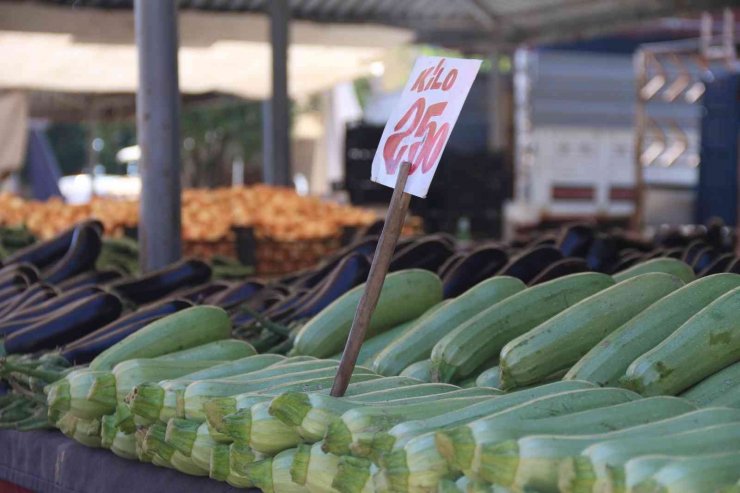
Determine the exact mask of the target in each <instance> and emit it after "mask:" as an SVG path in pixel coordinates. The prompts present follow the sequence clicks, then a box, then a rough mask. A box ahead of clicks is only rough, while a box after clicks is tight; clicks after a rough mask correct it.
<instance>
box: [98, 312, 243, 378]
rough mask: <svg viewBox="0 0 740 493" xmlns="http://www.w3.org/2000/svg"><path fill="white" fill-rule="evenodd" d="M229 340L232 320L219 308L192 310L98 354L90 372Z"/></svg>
mask: <svg viewBox="0 0 740 493" xmlns="http://www.w3.org/2000/svg"><path fill="white" fill-rule="evenodd" d="M230 336H231V319H230V318H229V315H228V314H227V313H226V312H225V311H224V310H223V309H221V308H218V307H215V306H194V307H192V308H186V309H185V310H181V311H179V312H177V313H173V314H172V315H168V316H166V317H164V318H160V319H159V320H156V321H154V322H152V323H150V324H149V325H147V326H146V327H144V328H142V329H141V330H138V331H137V332H135V333H133V334H131V335H130V336H128V337H126V338H125V339H124V340H122V341H120V342H118V343H116V344H114V345H113V346H111V347H109V348H108V349H106V350H105V351H103V352H102V353H100V354H99V355H98V356H97V357H96V358H95V359H94V360H92V362H90V369H91V370H110V369H112V368H113V367H114V366H115V365H117V364H118V363H120V362H122V361H126V360H129V359H132V358H152V357H155V356H161V355H163V354H167V353H174V352H176V351H181V350H183V349H189V348H192V347H195V346H200V345H202V344H206V343H209V342H213V341H216V340H220V339H228V338H229V337H230Z"/></svg>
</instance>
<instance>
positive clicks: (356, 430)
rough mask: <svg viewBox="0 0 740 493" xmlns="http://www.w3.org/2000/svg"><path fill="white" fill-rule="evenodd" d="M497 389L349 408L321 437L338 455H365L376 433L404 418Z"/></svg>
mask: <svg viewBox="0 0 740 493" xmlns="http://www.w3.org/2000/svg"><path fill="white" fill-rule="evenodd" d="M496 392H497V391H496V390H495V389H486V388H478V387H473V388H470V389H461V390H458V391H455V392H448V393H446V394H443V395H442V396H440V398H439V399H438V400H436V401H434V402H424V403H419V404H404V405H399V406H383V407H373V406H362V407H357V408H354V409H350V410H349V411H346V412H345V413H343V414H342V416H341V417H340V418H339V419H336V420H334V421H333V422H332V423H331V424H330V425H329V428H328V430H327V433H326V436H325V437H324V449H325V450H326V451H327V452H331V453H334V454H337V455H349V454H351V455H354V456H357V457H368V456H370V455H371V454H372V453H373V447H372V445H373V440H374V438H375V436H376V435H377V434H378V433H380V432H383V431H387V430H389V429H391V428H392V427H393V426H394V425H396V424H398V423H401V422H403V421H408V420H411V419H420V418H423V417H431V416H437V415H439V414H443V413H445V412H449V411H453V410H456V409H463V408H465V407H467V406H470V405H473V404H475V403H476V402H481V401H484V400H488V399H491V398H494V399H495V397H494V396H495V395H496Z"/></svg>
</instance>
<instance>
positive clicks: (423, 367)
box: [400, 359, 432, 382]
mask: <svg viewBox="0 0 740 493" xmlns="http://www.w3.org/2000/svg"><path fill="white" fill-rule="evenodd" d="M400 376H402V377H408V378H416V379H418V380H421V381H422V382H431V381H432V360H430V359H425V360H421V361H417V362H416V363H411V364H410V365H409V366H407V367H406V368H404V370H403V371H402V372H401V374H400Z"/></svg>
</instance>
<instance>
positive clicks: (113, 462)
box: [0, 430, 258, 493]
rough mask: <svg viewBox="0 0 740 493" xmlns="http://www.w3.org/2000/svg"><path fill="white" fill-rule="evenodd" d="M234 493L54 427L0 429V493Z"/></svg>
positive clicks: (224, 484)
mask: <svg viewBox="0 0 740 493" xmlns="http://www.w3.org/2000/svg"><path fill="white" fill-rule="evenodd" d="M28 490H30V491H35V492H39V493H87V492H90V493H93V492H95V493H97V492H101V491H105V492H106V493H116V492H122V493H130V492H132V491H135V492H137V493H147V492H152V493H165V492H170V491H172V492H175V491H176V492H178V493H185V492H189V491H192V492H198V493H227V492H230V493H235V492H237V491H239V492H244V491H252V492H255V491H258V490H243V489H238V488H233V487H231V486H229V485H227V484H226V483H221V482H217V481H214V480H212V479H209V478H203V477H193V476H187V475H185V474H182V473H179V472H177V471H174V470H171V469H164V468H161V467H156V466H153V465H151V464H142V463H139V462H135V461H130V460H125V459H122V458H120V457H117V456H116V455H114V454H113V453H112V452H110V451H107V450H102V449H93V448H89V447H85V446H84V445H80V444H79V443H77V442H75V441H73V440H71V439H69V438H67V437H65V436H64V435H62V434H61V433H59V432H58V431H34V432H23V433H22V432H17V431H12V430H0V492H2V493H6V492H7V493H23V492H26V491H28Z"/></svg>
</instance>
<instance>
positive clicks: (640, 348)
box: [565, 274, 740, 385]
mask: <svg viewBox="0 0 740 493" xmlns="http://www.w3.org/2000/svg"><path fill="white" fill-rule="evenodd" d="M737 287H740V275H738V274H714V275H712V276H708V277H704V278H701V279H697V280H696V281H693V282H691V283H690V284H687V285H686V286H684V287H682V288H680V289H677V290H676V291H674V292H673V293H671V294H669V295H668V296H666V297H665V298H663V299H661V300H658V301H656V302H655V303H654V304H652V305H650V306H649V307H648V308H646V309H645V310H644V311H643V312H641V313H639V314H638V315H637V316H635V317H634V318H632V319H630V320H629V321H628V322H626V323H625V324H624V325H622V326H621V327H619V328H618V329H617V330H615V331H614V332H612V333H611V334H609V335H608V336H606V337H605V338H604V339H603V340H602V341H601V342H600V343H598V344H597V345H596V346H594V347H593V348H592V349H591V350H590V351H589V352H588V353H586V355H585V356H583V357H582V358H581V359H580V360H579V361H578V362H577V363H576V364H575V365H574V366H573V368H571V369H570V370H569V371H568V373H567V374H566V375H565V379H566V380H567V379H575V380H590V381H592V382H595V383H597V384H599V385H617V384H618V382H619V379H620V378H621V377H622V376H624V373H625V371H626V370H627V367H628V366H629V365H630V363H632V362H633V361H634V360H635V359H637V358H638V357H640V356H642V355H643V354H644V353H646V352H648V351H649V350H651V349H653V348H654V347H655V346H657V345H658V344H660V343H661V342H662V341H663V340H665V339H666V338H667V337H668V336H670V335H671V334H672V333H673V332H674V331H675V330H676V329H678V328H679V327H680V326H681V325H682V324H683V323H684V322H686V321H687V320H688V319H689V318H691V317H692V316H694V315H695V314H696V313H697V312H699V310H701V309H703V308H705V307H706V306H707V305H709V304H710V303H711V302H712V301H714V300H715V299H717V298H718V297H719V296H722V295H723V294H725V293H726V292H727V291H729V290H731V289H734V288H737ZM738 376H740V373H738Z"/></svg>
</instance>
